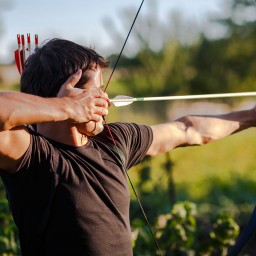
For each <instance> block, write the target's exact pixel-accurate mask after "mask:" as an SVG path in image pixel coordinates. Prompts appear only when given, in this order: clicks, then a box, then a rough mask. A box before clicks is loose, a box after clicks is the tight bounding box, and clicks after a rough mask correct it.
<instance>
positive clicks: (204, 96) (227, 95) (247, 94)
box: [110, 92, 256, 102]
mask: <svg viewBox="0 0 256 256" xmlns="http://www.w3.org/2000/svg"><path fill="white" fill-rule="evenodd" d="M252 96H256V92H238V93H217V94H199V95H181V96H163V97H161V96H160V97H138V98H125V97H124V98H123V99H122V98H119V99H111V100H110V102H134V101H161V100H189V99H209V98H231V97H252Z"/></svg>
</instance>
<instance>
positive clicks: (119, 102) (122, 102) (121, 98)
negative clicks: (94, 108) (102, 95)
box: [110, 95, 136, 107]
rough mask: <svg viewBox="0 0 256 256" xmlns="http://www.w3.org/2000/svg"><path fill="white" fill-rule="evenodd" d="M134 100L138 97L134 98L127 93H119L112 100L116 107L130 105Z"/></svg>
mask: <svg viewBox="0 0 256 256" xmlns="http://www.w3.org/2000/svg"><path fill="white" fill-rule="evenodd" d="M134 101H136V98H132V97H130V96H126V95H118V96H116V97H115V98H113V99H111V100H110V102H112V103H113V104H114V106H116V107H123V106H128V105H130V104H132V103H133V102H134Z"/></svg>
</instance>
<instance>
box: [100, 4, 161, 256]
mask: <svg viewBox="0 0 256 256" xmlns="http://www.w3.org/2000/svg"><path fill="white" fill-rule="evenodd" d="M143 3H144V0H142V2H141V4H140V7H139V9H138V11H137V13H136V15H135V18H134V20H133V23H132V25H131V27H130V30H129V32H128V34H127V37H126V39H125V41H124V44H123V47H122V49H121V51H120V53H119V55H118V58H117V60H116V62H115V65H114V67H113V69H112V72H111V74H110V76H109V79H108V81H107V84H106V87H105V89H104V92H106V90H107V88H108V86H109V83H110V81H111V79H112V76H113V74H114V72H115V70H116V67H117V65H118V63H119V60H120V58H121V55H122V53H123V50H124V47H125V45H126V43H127V41H128V38H129V36H130V34H131V31H132V29H133V26H134V24H135V22H136V20H137V17H138V15H139V13H140V10H141V7H142V5H143ZM103 120H104V123H105V126H106V128H107V131H108V133H109V135H110V138H111V140H112V142H113V144H114V146H115V150H116V152H117V154H118V156H119V158H120V160H121V167H122V169H123V171H124V172H125V174H126V176H127V178H128V180H129V183H130V185H131V188H132V190H133V193H134V195H135V197H136V199H137V202H138V204H139V206H140V209H141V212H142V214H143V217H144V219H145V221H146V223H147V226H148V228H149V231H150V233H151V236H152V238H153V240H154V243H155V245H156V248H157V251H158V253H159V255H160V256H162V252H161V249H160V246H159V244H158V242H157V239H156V236H155V234H154V232H153V230H152V228H151V225H150V223H149V220H148V217H147V215H146V213H145V210H144V208H143V206H142V203H141V200H140V198H139V196H138V194H137V192H136V190H135V187H134V185H133V183H132V181H131V178H130V176H129V174H128V171H127V170H126V168H125V166H124V163H123V161H122V157H121V155H120V152H119V150H118V147H117V145H116V141H115V139H114V137H113V135H112V132H111V130H110V128H109V126H108V124H107V122H106V119H105V117H104V116H103Z"/></svg>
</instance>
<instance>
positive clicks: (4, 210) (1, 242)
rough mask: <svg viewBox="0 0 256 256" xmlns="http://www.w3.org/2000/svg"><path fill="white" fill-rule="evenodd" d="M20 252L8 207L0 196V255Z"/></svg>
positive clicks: (15, 229)
mask: <svg viewBox="0 0 256 256" xmlns="http://www.w3.org/2000/svg"><path fill="white" fill-rule="evenodd" d="M6 253H8V255H9V256H11V255H17V254H20V247H19V240H18V234H17V228H16V226H15V224H14V222H13V218H12V216H11V214H10V211H9V208H8V202H7V200H6V199H1V197H0V255H5V254H6Z"/></svg>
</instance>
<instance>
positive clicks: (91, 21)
mask: <svg viewBox="0 0 256 256" xmlns="http://www.w3.org/2000/svg"><path fill="white" fill-rule="evenodd" d="M150 1H152V0H145V2H144V5H143V7H142V10H141V16H142V17H143V14H145V13H147V12H148V9H149V2H150ZM155 1H156V2H157V8H156V10H155V12H156V13H157V15H158V16H159V17H160V18H161V19H162V20H165V19H168V18H169V16H170V13H171V12H173V11H179V12H180V13H182V14H183V15H185V16H187V17H190V18H192V19H194V20H196V21H198V22H199V23H200V22H201V23H202V22H204V19H205V17H206V15H208V13H218V12H220V11H221V10H222V3H223V1H228V0H209V1H207V0H155ZM1 2H2V3H4V2H6V3H7V2H8V3H9V4H10V3H11V7H10V8H8V9H6V10H5V9H3V8H2V10H0V17H1V20H0V22H1V23H3V32H2V33H1V37H0V63H2V64H5V63H6V64H7V63H9V62H11V61H12V59H13V57H12V56H13V51H14V50H15V49H16V48H17V45H16V36H17V34H25V35H26V34H27V33H30V35H31V37H34V35H35V34H38V35H39V44H40V43H41V42H42V41H44V40H47V39H50V38H53V37H60V38H65V39H68V40H72V41H75V42H77V43H80V42H85V43H86V44H87V45H88V46H92V47H95V48H96V50H98V49H99V50H102V51H104V52H106V54H107V52H108V53H109V54H111V53H113V52H114V51H116V52H119V51H120V49H121V47H122V44H123V42H117V43H115V44H114V43H113V38H112V37H111V33H110V31H109V30H108V29H107V26H106V25H105V26H104V22H105V23H106V19H107V18H108V19H110V20H112V21H113V22H114V24H115V26H116V27H117V28H118V29H119V30H120V31H121V33H122V34H127V33H128V30H127V31H124V27H123V26H122V18H123V16H122V15H124V10H128V9H129V10H130V11H131V12H132V11H134V15H135V14H136V11H137V9H138V7H139V5H140V3H141V1H140V0H128V1H122V0H105V1H104V0H93V1H89V0H76V1H66V0H40V1H39V0H0V3H1ZM139 18H140V15H139V17H138V19H139ZM131 23H132V18H131ZM188 25H189V24H188ZM135 26H136V24H135ZM127 27H128V25H127ZM120 41H121V40H120ZM119 44H120V47H119ZM113 45H114V46H115V49H113ZM111 46H112V47H111ZM117 48H118V49H117Z"/></svg>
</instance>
